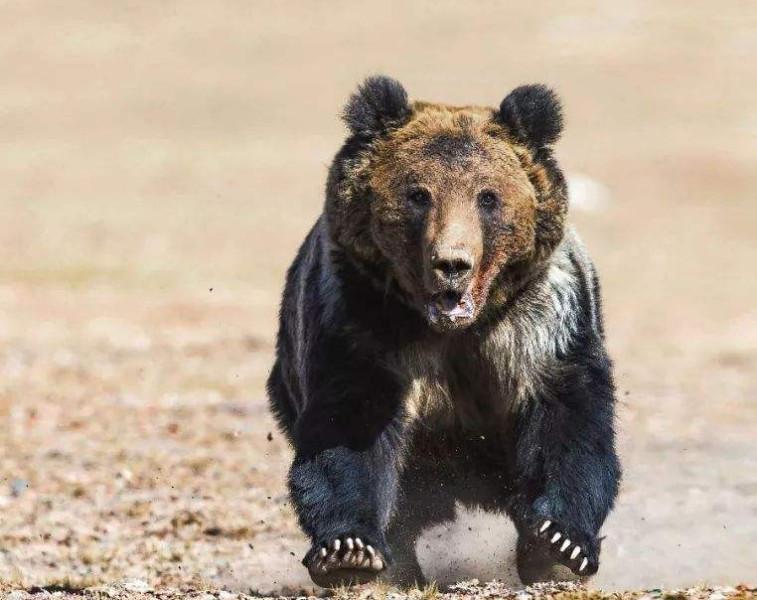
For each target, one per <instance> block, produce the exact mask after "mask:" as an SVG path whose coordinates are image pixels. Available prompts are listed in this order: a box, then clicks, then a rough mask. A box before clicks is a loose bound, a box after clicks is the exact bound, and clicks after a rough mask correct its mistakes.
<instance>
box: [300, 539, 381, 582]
mask: <svg viewBox="0 0 757 600" xmlns="http://www.w3.org/2000/svg"><path fill="white" fill-rule="evenodd" d="M367 542H368V540H365V541H363V539H361V538H360V537H355V536H349V535H344V536H340V537H337V538H335V539H332V540H330V541H325V542H323V543H320V544H316V545H314V546H313V547H312V548H311V549H310V551H309V552H308V554H307V556H305V560H304V561H303V562H304V563H305V565H306V566H307V568H308V571H309V572H310V578H311V579H312V580H313V581H314V582H315V583H316V584H318V585H320V586H322V587H333V586H336V585H344V584H346V585H356V584H360V583H367V582H368V581H372V580H373V579H375V578H376V577H377V575H378V574H379V573H380V572H381V571H383V570H384V569H385V568H386V565H387V561H386V559H385V558H384V555H383V553H382V552H381V551H380V550H378V549H377V548H376V547H375V546H374V545H373V544H370V543H367Z"/></svg>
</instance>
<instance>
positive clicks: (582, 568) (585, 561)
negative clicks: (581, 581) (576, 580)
mask: <svg viewBox="0 0 757 600" xmlns="http://www.w3.org/2000/svg"><path fill="white" fill-rule="evenodd" d="M588 564H589V559H588V558H586V557H584V559H583V561H581V566H580V567H579V568H578V572H579V573H580V572H581V571H583V570H584V569H585V568H586V565H588Z"/></svg>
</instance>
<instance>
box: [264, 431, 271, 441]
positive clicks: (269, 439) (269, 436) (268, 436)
mask: <svg viewBox="0 0 757 600" xmlns="http://www.w3.org/2000/svg"><path fill="white" fill-rule="evenodd" d="M265 439H267V440H268V441H269V442H272V441H273V434H272V433H271V432H270V431H269V432H268V435H267V436H266V437H265Z"/></svg>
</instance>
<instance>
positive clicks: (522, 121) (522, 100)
mask: <svg viewBox="0 0 757 600" xmlns="http://www.w3.org/2000/svg"><path fill="white" fill-rule="evenodd" d="M497 120H498V121H499V122H500V123H501V124H502V125H504V126H505V127H507V129H508V130H509V131H510V132H511V133H512V134H513V135H514V136H515V137H516V138H517V139H518V140H519V141H520V142H522V143H524V144H526V145H528V146H530V147H531V148H532V149H534V150H538V149H540V148H544V147H545V146H549V145H551V144H554V143H555V142H556V141H557V139H558V138H559V137H560V134H561V133H562V125H563V123H562V106H561V105H560V100H559V98H558V97H557V94H555V93H554V92H553V91H552V90H551V89H549V88H548V87H547V86H546V85H541V84H534V85H522V86H520V87H518V88H515V89H514V90H513V91H512V92H510V93H509V94H508V95H507V97H506V98H505V99H504V100H502V104H500V105H499V113H497Z"/></svg>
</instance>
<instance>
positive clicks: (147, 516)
mask: <svg viewBox="0 0 757 600" xmlns="http://www.w3.org/2000/svg"><path fill="white" fill-rule="evenodd" d="M0 8H1V9H2V20H1V21H0V256H2V260H0V581H3V580H4V581H12V582H17V583H19V584H22V585H27V586H30V585H47V584H56V582H57V583H58V584H60V585H63V584H65V585H69V586H72V587H77V586H81V585H86V584H90V583H99V582H107V581H113V580H115V579H118V578H121V577H138V578H140V579H143V580H145V581H147V582H149V583H150V584H151V585H164V584H166V585H168V584H170V585H174V584H188V583H191V582H194V583H197V582H199V583H201V584H206V583H207V584H208V585H214V586H225V587H227V588H229V589H238V590H249V589H252V590H259V591H269V592H270V591H280V590H293V589H298V588H299V586H302V585H305V584H306V583H307V577H306V575H305V572H304V569H303V568H302V567H301V566H300V565H299V559H300V558H301V556H302V553H303V552H304V550H305V549H306V546H307V545H306V542H305V540H304V539H303V537H302V536H301V534H300V533H299V532H298V530H297V528H296V525H295V523H294V520H293V518H292V515H291V511H290V508H289V507H288V505H287V499H286V495H285V488H284V476H285V471H286V467H287V461H288V458H289V451H288V449H287V447H286V444H285V443H284V440H283V439H282V438H281V436H280V435H279V434H278V432H277V431H275V428H274V426H273V423H272V421H271V419H270V418H269V416H268V415H267V411H266V407H265V394H264V380H265V377H266V375H267V370H268V368H269V366H270V364H271V357H272V352H273V338H274V334H275V318H276V311H277V304H278V301H279V294H280V291H281V285H282V283H283V278H284V272H285V269H286V267H287V266H288V264H289V262H290V261H291V259H292V258H293V256H294V252H295V250H296V247H297V245H298V244H299V242H300V241H301V239H302V238H303V237H304V235H305V233H306V232H307V230H308V228H309V227H310V226H311V224H312V223H313V221H314V220H315V218H316V216H317V215H318V213H319V211H320V209H321V203H322V190H323V186H324V182H325V176H326V170H327V167H328V164H329V162H330V160H331V157H332V155H333V154H334V152H335V151H336V150H337V148H338V147H339V145H340V143H341V141H342V139H343V137H344V129H343V127H342V124H341V123H340V121H339V119H338V114H339V111H340V109H341V106H342V104H343V103H344V101H345V99H346V98H347V96H348V95H349V93H350V92H351V91H352V90H353V89H354V87H355V86H356V85H357V83H358V82H359V81H360V80H361V79H362V78H363V77H364V76H366V75H368V74H373V73H386V74H389V75H392V76H394V77H396V78H398V79H399V80H401V81H402V82H403V83H404V84H405V86H406V88H407V90H408V91H409V93H410V95H411V96H412V97H415V98H423V99H429V100H436V101H443V102H449V103H480V104H491V105H497V104H499V102H500V100H501V99H502V98H503V97H504V96H505V95H506V93H507V92H508V91H509V90H510V89H512V88H513V87H515V86H516V85H519V84H521V83H527V82H544V83H547V84H549V85H551V86H553V87H555V88H556V89H557V90H558V91H559V93H560V95H561V96H562V98H563V101H564V104H565V108H566V116H567V119H566V121H567V128H566V132H565V135H564V138H563V140H562V141H561V142H560V144H559V146H558V156H559V158H560V160H561V162H562V165H563V167H564V169H565V170H566V172H567V173H568V175H569V176H570V178H571V187H572V193H573V200H574V206H573V221H574V222H575V223H576V225H577V226H578V228H579V230H580V231H581V233H582V235H583V237H584V239H585V241H586V243H587V245H588V246H589V248H590V250H591V251H592V253H593V255H594V257H595V259H596V262H597V264H598V267H599V269H600V272H601V275H602V280H603V283H604V293H605V300H606V302H605V310H606V313H607V322H608V326H607V327H608V336H609V344H610V348H611V351H612V353H613V355H614V357H615V361H616V366H617V379H618V387H619V398H620V399H621V408H620V415H619V427H620V430H621V451H622V454H623V458H624V463H625V469H626V476H625V481H624V486H623V494H622V497H621V500H620V503H619V505H618V507H617V509H616V511H615V513H614V514H613V515H612V517H611V518H610V520H609V521H608V523H607V526H606V528H605V533H606V534H607V539H606V541H605V545H604V554H603V557H604V560H603V565H602V568H601V569H600V573H599V575H598V577H597V578H596V579H595V581H594V585H596V586H599V587H604V588H606V589H621V588H634V587H659V586H662V585H674V586H682V585H689V584H694V583H703V582H710V583H730V584H735V583H738V582H739V581H749V580H750V579H751V581H752V582H754V580H755V574H756V573H757V546H755V542H756V541H757V443H756V442H755V440H756V439H757V304H756V303H755V297H757V277H755V262H756V261H757V197H756V196H757V194H756V192H755V190H757V83H756V82H755V77H754V64H755V62H757V6H756V5H755V4H754V2H748V1H745V2H735V1H734V2H724V3H717V5H715V4H713V3H712V2H703V1H702V2H699V1H694V2H692V1H677V2H653V1H651V0H650V1H641V0H629V1H624V2H570V3H566V2H554V3H536V2H533V3H504V2H491V1H487V2H479V3H462V2H414V3H402V2H382V3H378V2H375V3H362V2H278V3H277V2H262V1H254V2H242V1H239V2H218V3H201V2H136V1H132V2H74V1H72V2H65V3H63V2H54V1H50V2H36V1H18V2H2V3H0ZM463 517H465V519H464V520H463V522H464V523H466V524H465V525H462V524H461V523H457V524H453V525H451V526H450V527H448V528H440V530H438V531H434V532H431V533H430V534H429V536H428V540H427V541H425V542H424V548H425V549H424V555H423V563H424V567H426V568H427V570H428V574H429V575H430V576H434V577H438V578H440V579H442V580H445V579H447V580H448V579H452V578H455V577H465V576H478V577H479V578H481V579H485V578H486V577H500V578H503V579H505V580H508V578H509V579H510V580H513V577H514V574H513V573H514V570H513V565H512V532H511V528H510V526H509V524H508V523H507V522H505V521H504V520H503V519H496V520H493V517H490V516H482V515H463ZM469 528H470V531H469ZM450 549H455V554H454V556H453V555H452V554H451V553H450ZM513 581H514V580H513Z"/></svg>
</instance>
